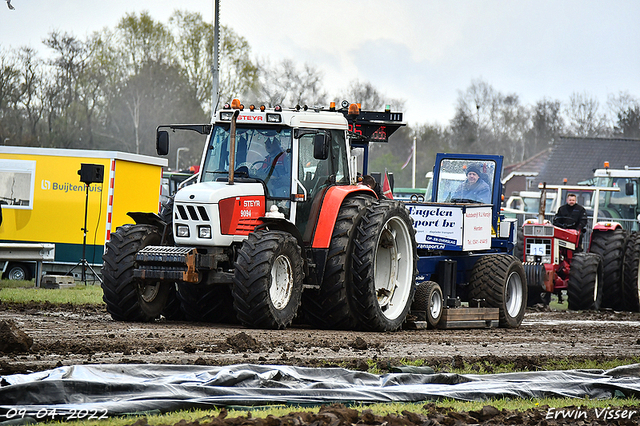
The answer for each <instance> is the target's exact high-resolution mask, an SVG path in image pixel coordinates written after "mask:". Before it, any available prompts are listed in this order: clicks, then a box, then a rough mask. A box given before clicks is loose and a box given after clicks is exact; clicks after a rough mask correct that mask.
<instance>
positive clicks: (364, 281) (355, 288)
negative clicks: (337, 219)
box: [351, 200, 418, 331]
mask: <svg viewBox="0 0 640 426" xmlns="http://www.w3.org/2000/svg"><path fill="white" fill-rule="evenodd" d="M351 260H352V280H353V281H352V295H353V306H354V309H355V312H356V314H357V315H358V319H359V322H360V325H361V327H362V328H363V329H365V330H369V331H395V330H397V329H399V328H400V326H402V323H403V322H404V320H405V318H406V316H407V313H408V312H409V309H410V308H411V303H412V302H413V296H414V293H415V278H416V273H417V260H418V254H417V248H416V239H415V231H414V229H413V225H412V221H411V217H410V216H409V213H408V212H407V209H406V208H405V207H404V204H402V203H401V202H399V201H391V200H381V201H379V202H376V203H374V204H372V205H371V206H369V207H368V208H367V210H366V212H365V214H364V215H363V217H362V219H361V220H360V223H359V224H358V227H357V228H356V232H355V234H354V241H353V254H352V259H351Z"/></svg>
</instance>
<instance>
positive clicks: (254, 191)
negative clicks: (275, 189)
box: [175, 182, 264, 204]
mask: <svg viewBox="0 0 640 426" xmlns="http://www.w3.org/2000/svg"><path fill="white" fill-rule="evenodd" d="M247 195H264V186H263V185H262V184H261V183H257V182H252V183H238V182H236V183H235V184H233V185H229V184H228V183H227V182H203V183H196V184H193V185H189V186H186V187H184V188H182V189H181V190H180V191H178V192H177V193H176V196H175V202H176V203H181V204H218V203H219V202H220V200H223V199H225V198H231V197H241V196H247Z"/></svg>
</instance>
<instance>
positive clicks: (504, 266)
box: [469, 254, 527, 328]
mask: <svg viewBox="0 0 640 426" xmlns="http://www.w3.org/2000/svg"><path fill="white" fill-rule="evenodd" d="M473 299H484V302H482V303H483V306H485V307H488V308H498V311H499V324H500V327H504V328H517V327H519V326H520V324H521V323H522V319H523V318H524V312H525V309H526V307H527V280H526V278H525V273H524V267H523V266H522V262H520V261H519V260H518V259H517V258H515V257H514V256H510V255H508V254H492V255H487V256H484V257H482V258H480V259H479V260H478V261H477V262H476V264H475V265H474V266H473V271H472V273H471V278H470V290H469V300H473Z"/></svg>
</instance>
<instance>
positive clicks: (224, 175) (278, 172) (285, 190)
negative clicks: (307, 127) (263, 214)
mask: <svg viewBox="0 0 640 426" xmlns="http://www.w3.org/2000/svg"><path fill="white" fill-rule="evenodd" d="M235 157H236V158H235V173H234V176H235V178H236V179H237V180H238V181H241V180H243V179H244V180H246V179H249V180H254V181H261V182H264V183H265V184H266V186H267V190H268V191H269V195H270V196H271V197H273V198H286V199H288V198H289V197H290V195H291V129H290V128H285V127H268V128H266V127H259V128H258V127H251V128H249V127H240V126H238V128H237V129H236V156H235ZM228 176H229V126H215V128H214V130H213V133H212V135H211V139H210V141H209V146H208V148H207V152H206V157H205V161H204V169H203V170H202V181H203V182H211V181H226V180H227V179H228Z"/></svg>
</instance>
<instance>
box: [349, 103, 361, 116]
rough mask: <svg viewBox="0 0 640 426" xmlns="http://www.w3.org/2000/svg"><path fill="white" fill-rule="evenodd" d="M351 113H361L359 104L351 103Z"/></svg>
mask: <svg viewBox="0 0 640 426" xmlns="http://www.w3.org/2000/svg"><path fill="white" fill-rule="evenodd" d="M348 114H349V115H358V114H360V107H359V106H358V104H351V105H349V112H348Z"/></svg>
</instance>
